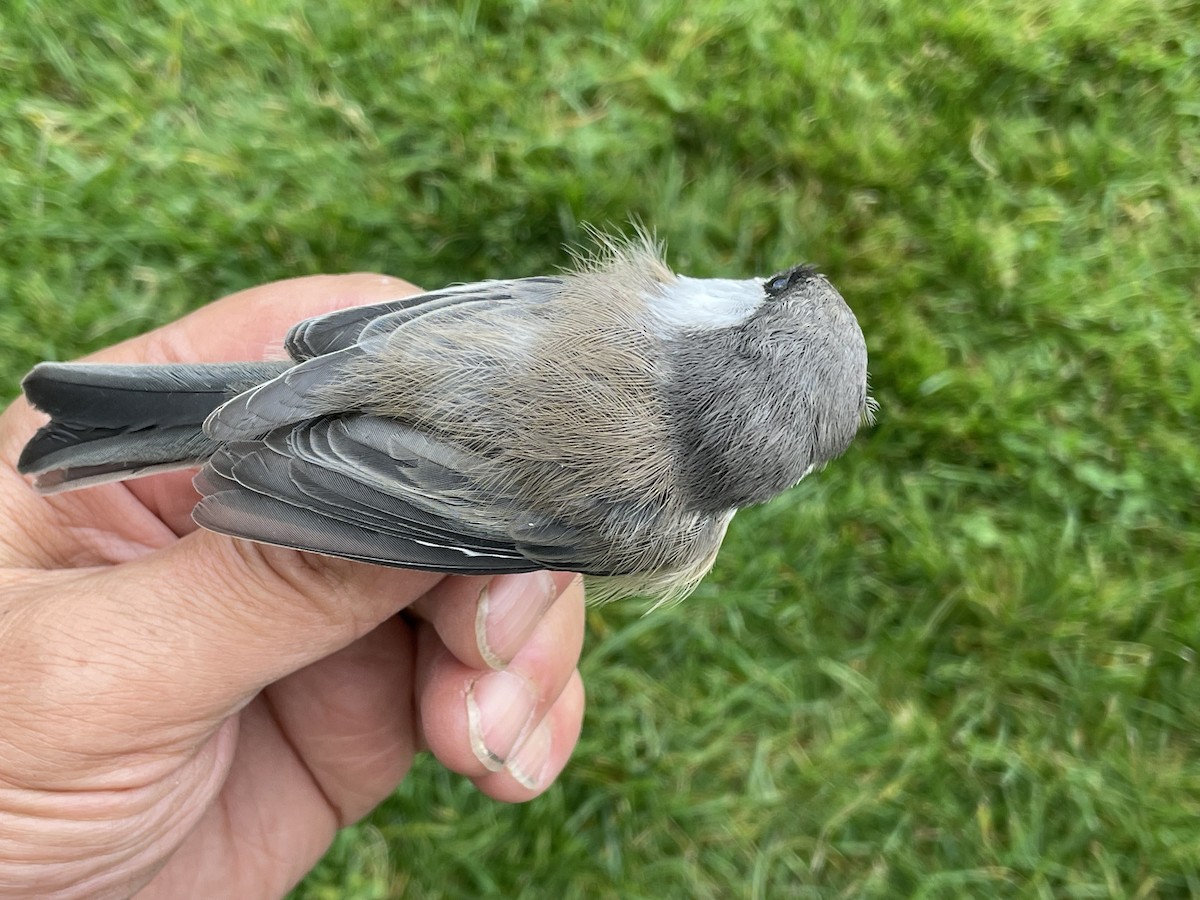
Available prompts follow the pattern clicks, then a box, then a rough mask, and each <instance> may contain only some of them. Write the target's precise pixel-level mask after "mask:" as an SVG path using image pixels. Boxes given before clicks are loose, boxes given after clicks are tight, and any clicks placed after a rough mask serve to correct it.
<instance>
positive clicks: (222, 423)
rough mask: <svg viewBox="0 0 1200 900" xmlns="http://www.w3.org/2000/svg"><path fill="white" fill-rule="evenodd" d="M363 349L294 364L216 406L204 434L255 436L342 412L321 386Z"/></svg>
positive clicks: (233, 437)
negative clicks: (332, 402) (279, 373)
mask: <svg viewBox="0 0 1200 900" xmlns="http://www.w3.org/2000/svg"><path fill="white" fill-rule="evenodd" d="M364 353H365V351H364V350H363V349H362V348H361V347H350V348H348V349H346V350H340V351H338V352H336V353H330V354H329V355H328V356H319V357H317V358H316V359H310V360H308V361H306V362H302V363H299V364H298V365H295V366H292V367H291V368H290V369H288V370H287V371H286V372H284V373H283V374H282V375H279V376H277V377H276V378H273V379H271V380H270V381H267V382H265V383H263V384H260V385H259V386H258V387H255V388H251V389H250V390H248V391H246V392H244V393H242V394H239V395H238V396H236V397H234V398H233V399H232V400H230V401H229V402H228V403H225V404H223V405H222V406H219V407H217V408H216V409H215V410H214V411H213V413H212V415H210V416H209V417H208V418H207V419H206V420H205V421H204V432H205V434H207V435H208V436H209V437H211V438H213V439H214V440H218V441H240V440H252V439H254V438H258V437H261V436H262V435H264V434H266V433H267V432H269V431H273V430H274V429H276V428H278V427H280V426H281V425H290V424H292V423H295V422H303V421H305V420H307V419H315V418H318V417H320V416H324V415H330V414H332V413H336V412H339V411H340V410H338V409H336V408H334V407H333V406H332V405H331V402H330V401H329V400H328V399H327V398H326V397H325V394H324V392H323V391H322V390H321V388H322V387H324V386H325V385H328V384H334V383H336V382H337V380H338V379H339V377H340V376H341V374H342V373H343V372H344V371H345V369H346V366H348V365H350V364H351V363H352V362H353V361H354V360H356V359H359V358H361V357H362V356H363V355H364Z"/></svg>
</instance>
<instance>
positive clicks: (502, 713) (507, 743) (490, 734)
mask: <svg viewBox="0 0 1200 900" xmlns="http://www.w3.org/2000/svg"><path fill="white" fill-rule="evenodd" d="M536 708H537V692H536V691H535V690H534V688H533V685H532V684H530V683H529V682H528V681H526V680H525V679H524V678H522V677H521V676H520V675H518V674H516V673H515V672H508V671H503V672H489V673H488V674H487V675H481V676H480V677H479V678H476V679H475V680H474V681H473V682H471V686H470V687H469V688H467V728H468V729H469V733H470V737H471V749H472V750H473V751H474V752H475V756H476V757H477V758H478V760H479V761H480V762H481V763H483V764H484V766H486V767H487V769H488V771H491V772H499V771H500V770H501V769H503V768H504V764H505V763H506V762H507V761H508V758H509V757H510V756H511V755H512V752H513V750H514V749H515V748H516V747H517V746H519V745H520V743H521V741H522V740H523V739H524V737H525V735H526V733H527V732H528V730H529V726H530V724H531V722H532V719H533V713H534V710H535V709H536Z"/></svg>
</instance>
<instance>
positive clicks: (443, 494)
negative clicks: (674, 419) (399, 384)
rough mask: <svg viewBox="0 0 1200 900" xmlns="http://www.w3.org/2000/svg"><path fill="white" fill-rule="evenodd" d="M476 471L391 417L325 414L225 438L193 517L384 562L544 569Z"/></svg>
mask: <svg viewBox="0 0 1200 900" xmlns="http://www.w3.org/2000/svg"><path fill="white" fill-rule="evenodd" d="M477 469H478V460H476V459H474V458H472V457H470V456H469V455H467V454H464V453H462V452H461V451H458V450H456V449H454V448H452V447H448V446H446V445H445V444H442V443H439V442H438V441H436V440H434V439H432V438H430V437H428V436H427V435H425V434H422V433H421V432H418V431H415V430H414V429H411V428H408V427H406V426H403V425H400V424H398V423H396V422H393V421H390V420H386V419H381V418H377V417H374V416H366V415H352V416H344V417H340V418H330V419H321V420H318V421H316V422H313V423H307V424H303V425H300V426H297V427H294V428H284V429H279V430H277V431H275V432H272V433H271V434H270V435H268V436H267V438H266V439H265V440H263V441H253V442H243V443H233V444H229V445H227V446H226V447H225V448H224V449H223V450H222V451H221V452H219V453H218V454H217V455H216V456H214V457H213V459H212V460H211V461H210V462H209V464H208V465H207V466H206V467H205V468H204V470H203V471H202V472H201V473H200V475H199V476H198V477H197V482H196V483H197V487H198V488H199V490H200V491H201V493H202V494H204V495H205V496H204V498H203V499H202V500H201V501H200V503H199V505H198V506H197V507H196V510H195V512H194V514H193V515H194V518H195V519H196V521H197V523H199V524H200V525H203V526H204V527H205V528H208V529H211V530H213V531H218V532H221V533H224V534H229V535H233V536H235V537H242V538H247V539H250V540H258V541H265V542H267V543H272V544H279V545H282V546H286V547H293V548H295V549H301V550H312V551H315V552H317V553H325V554H329V555H332V556H341V557H346V558H349V559H357V560H363V561H367V562H373V563H378V564H382V565H392V566H403V567H407V568H416V569H428V570H432V571H441V572H446V573H452V574H497V573H502V572H527V571H532V570H534V569H538V568H544V567H545V566H544V564H543V563H541V562H540V561H538V560H535V559H532V558H530V557H529V556H527V555H525V554H524V553H522V552H521V550H520V549H519V547H518V545H517V543H516V542H515V541H514V539H513V536H512V528H511V526H510V524H509V521H508V516H509V515H512V514H515V513H514V511H511V510H505V509H504V505H503V499H502V498H500V499H499V500H498V499H497V498H495V497H489V498H488V499H487V500H483V499H481V497H484V496H486V494H484V493H483V492H481V491H480V490H479V485H478V483H477V478H478V473H477ZM557 553H558V554H559V555H561V554H562V553H563V549H562V548H559V549H558V550H557Z"/></svg>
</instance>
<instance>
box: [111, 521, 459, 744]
mask: <svg viewBox="0 0 1200 900" xmlns="http://www.w3.org/2000/svg"><path fill="white" fill-rule="evenodd" d="M89 578H90V579H91V580H92V584H91V589H92V592H93V593H92V598H91V599H89V601H88V605H89V607H94V609H93V610H92V612H91V614H92V615H95V616H96V617H97V618H100V619H101V621H103V622H105V623H106V624H105V627H104V633H103V634H102V635H97V634H95V633H93V634H91V635H89V636H88V640H89V643H90V644H91V645H92V646H93V647H95V645H96V643H97V642H98V641H99V640H103V641H104V642H105V643H108V644H110V645H111V647H110V651H115V652H110V653H108V654H106V655H107V656H109V657H110V658H109V661H108V663H107V670H108V672H109V673H110V674H111V676H112V677H113V679H114V680H115V681H117V682H118V683H120V682H121V681H122V680H123V679H131V680H132V682H135V683H136V682H142V683H146V682H149V683H152V684H153V685H154V686H155V690H154V691H153V692H150V693H149V694H147V695H145V696H146V702H147V704H148V705H147V709H146V710H145V712H146V714H147V715H148V716H152V717H154V718H159V719H161V718H162V716H163V714H164V710H170V709H173V710H175V711H176V712H175V714H176V715H178V716H180V717H181V719H182V720H183V721H187V722H197V721H202V720H204V719H206V718H210V719H212V720H220V719H221V718H223V717H224V716H226V715H228V714H229V713H230V712H232V711H233V710H235V709H237V708H239V707H240V706H241V705H242V704H243V703H245V702H246V701H247V700H249V699H250V698H251V697H253V696H254V695H255V694H256V693H257V692H258V691H259V690H261V689H262V688H263V687H265V686H266V685H268V684H270V683H272V682H274V681H277V680H279V679H280V678H282V677H284V676H285V675H288V674H290V673H292V672H295V671H297V670H298V669H301V668H303V667H304V666H306V665H308V664H310V663H313V662H316V661H317V660H319V659H322V658H324V657H326V656H328V655H329V654H331V653H334V652H335V651H337V650H339V649H341V648H342V647H345V646H346V645H348V644H350V643H351V642H353V641H354V640H355V639H357V638H359V637H361V636H362V635H364V634H366V633H367V632H368V631H370V630H372V629H373V628H375V627H376V626H377V625H379V624H380V623H381V622H383V621H384V620H386V619H388V618H389V617H390V616H393V615H395V614H396V613H397V612H399V611H400V610H402V609H404V608H405V607H406V606H408V605H409V604H411V603H412V602H413V601H414V600H416V599H417V598H418V597H420V596H421V595H422V594H424V593H425V592H427V591H428V590H429V589H430V588H432V587H433V586H434V585H435V584H436V583H437V582H438V581H440V580H441V578H442V576H440V575H437V574H433V573H428V572H417V571H412V570H404V569H389V568H384V567H381V566H372V565H367V564H363V563H356V562H352V561H349V560H342V559H335V558H331V557H324V556H318V555H316V554H311V553H304V552H300V551H296V550H289V549H286V548H281V547H273V546H268V545H263V544H255V543H251V542H249V541H243V540H238V539H231V538H228V537H224V536H221V535H216V534H212V533H211V532H208V531H203V530H201V531H196V532H193V533H192V534H189V535H187V536H186V537H183V538H181V539H180V540H178V541H176V542H175V543H173V544H171V545H170V546H168V547H166V548H164V549H162V550H159V551H156V552H154V553H151V554H148V555H146V556H144V557H141V558H139V559H136V560H134V561H132V562H128V563H125V564H123V565H120V566H114V567H109V568H106V569H100V570H92V571H91V573H89ZM122 648H136V653H128V652H127V653H122V652H121V649H122ZM97 649H99V648H97ZM124 660H128V662H127V667H128V668H129V669H130V671H121V668H122V666H123V661H124ZM125 683H126V685H128V684H129V683H130V681H125ZM121 693H122V695H123V696H124V697H125V698H126V700H127V701H128V700H131V699H133V698H134V697H135V696H136V693H137V692H134V693H130V692H129V691H128V690H126V691H122V692H121ZM127 712H128V713H130V714H136V712H135V711H134V710H128V711H127ZM181 724H182V722H181Z"/></svg>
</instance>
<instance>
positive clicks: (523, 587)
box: [475, 572, 558, 669]
mask: <svg viewBox="0 0 1200 900" xmlns="http://www.w3.org/2000/svg"><path fill="white" fill-rule="evenodd" d="M557 596H558V592H557V591H556V590H555V589H554V579H553V578H551V577H550V573H549V572H529V573H527V574H523V575H499V576H497V577H496V578H493V579H492V580H491V581H489V582H488V585H487V587H485V588H484V589H483V590H482V591H481V592H480V594H479V608H478V610H477V611H476V613H475V642H476V643H477V644H478V645H479V655H480V656H482V657H483V661H484V662H486V663H487V664H488V666H490V667H491V668H493V669H503V668H504V667H505V666H507V665H508V664H509V663H510V662H512V658H513V657H514V656H516V655H517V651H518V650H520V649H521V645H522V644H524V643H525V639H526V638H527V637H528V636H529V633H530V632H531V631H532V630H533V626H534V625H535V624H536V623H537V621H538V619H540V618H541V617H542V616H543V615H545V613H546V610H547V609H549V608H550V604H552V603H553V602H554V600H555V598H556V597H557Z"/></svg>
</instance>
